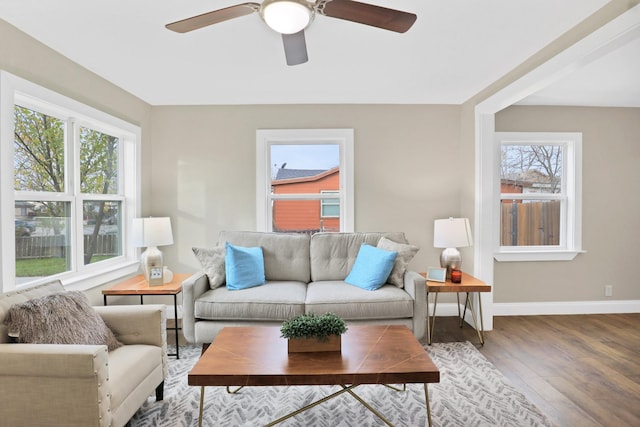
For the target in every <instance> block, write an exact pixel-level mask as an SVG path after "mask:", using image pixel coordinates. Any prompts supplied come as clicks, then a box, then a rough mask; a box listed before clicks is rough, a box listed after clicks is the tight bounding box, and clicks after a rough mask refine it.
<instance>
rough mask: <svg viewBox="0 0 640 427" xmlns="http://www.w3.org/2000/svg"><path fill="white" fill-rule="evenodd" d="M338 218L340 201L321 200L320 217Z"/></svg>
mask: <svg viewBox="0 0 640 427" xmlns="http://www.w3.org/2000/svg"><path fill="white" fill-rule="evenodd" d="M339 216H340V200H338V199H328V200H322V217H324V218H329V217H339Z"/></svg>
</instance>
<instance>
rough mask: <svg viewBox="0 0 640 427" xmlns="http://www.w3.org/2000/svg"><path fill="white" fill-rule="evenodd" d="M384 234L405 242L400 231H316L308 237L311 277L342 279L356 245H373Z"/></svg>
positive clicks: (353, 254)
mask: <svg viewBox="0 0 640 427" xmlns="http://www.w3.org/2000/svg"><path fill="white" fill-rule="evenodd" d="M382 237H386V238H387V239H390V240H393V241H394V242H398V243H407V239H406V238H405V236H404V233H402V232H392V233H316V234H314V235H313V236H311V244H310V256H311V280H312V281H314V282H317V281H320V280H344V279H345V277H347V275H348V274H349V272H350V271H351V267H352V266H353V264H354V262H355V261H356V258H357V256H358V252H359V251H360V246H362V244H363V243H366V244H368V245H371V246H376V245H377V244H378V241H379V240H380V239H381V238H382Z"/></svg>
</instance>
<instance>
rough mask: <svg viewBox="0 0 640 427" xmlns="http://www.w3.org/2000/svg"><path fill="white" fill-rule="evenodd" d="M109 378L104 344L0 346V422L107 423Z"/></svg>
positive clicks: (83, 424) (97, 424) (75, 424)
mask: <svg viewBox="0 0 640 427" xmlns="http://www.w3.org/2000/svg"><path fill="white" fill-rule="evenodd" d="M108 377H109V368H108V353H107V347H106V346H103V345H59V344H0V384H2V387H0V402H2V408H3V409H2V421H1V422H0V424H2V425H8V426H9V425H11V426H13V425H16V426H17V425H25V426H26V425H43V423H48V422H54V421H55V422H54V424H55V425H65V426H109V425H111V412H110V397H109V393H110V392H109V383H108ZM69 402H73V405H69Z"/></svg>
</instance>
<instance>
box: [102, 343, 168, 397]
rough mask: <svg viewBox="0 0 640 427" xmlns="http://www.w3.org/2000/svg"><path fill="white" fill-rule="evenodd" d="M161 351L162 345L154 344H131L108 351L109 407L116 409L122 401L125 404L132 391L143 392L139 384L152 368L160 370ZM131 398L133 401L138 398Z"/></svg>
mask: <svg viewBox="0 0 640 427" xmlns="http://www.w3.org/2000/svg"><path fill="white" fill-rule="evenodd" d="M163 351H165V350H164V349H163V348H162V347H158V346H155V345H142V344H131V345H125V346H122V347H120V348H119V349H117V350H115V351H112V352H111V353H109V392H110V395H111V408H113V409H116V408H119V407H120V405H122V404H123V403H125V404H126V400H127V399H130V398H131V395H132V394H133V393H144V391H145V389H144V388H142V387H140V385H141V384H142V383H143V382H145V381H146V380H147V379H148V377H149V376H150V375H151V374H152V372H153V371H154V370H160V371H161V370H162V357H163V355H162V352H163ZM160 378H162V375H160ZM147 391H148V389H147ZM145 394H146V393H145ZM131 400H133V402H135V401H136V400H138V399H131ZM133 402H130V403H128V404H129V405H131V404H132V403H133Z"/></svg>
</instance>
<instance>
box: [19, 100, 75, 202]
mask: <svg viewBox="0 0 640 427" xmlns="http://www.w3.org/2000/svg"><path fill="white" fill-rule="evenodd" d="M14 116H15V132H14V150H15V153H14V165H15V172H14V176H15V189H16V190H18V191H52V192H63V191H64V166H65V165H64V132H65V125H64V122H63V121H62V120H59V119H56V118H54V117H50V116H47V115H46V114H42V113H39V112H37V111H34V110H30V109H28V108H24V107H20V106H19V105H16V106H15V108H14Z"/></svg>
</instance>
